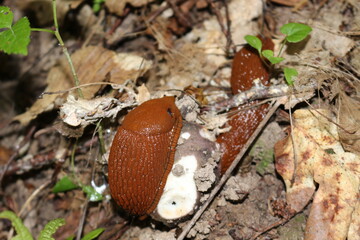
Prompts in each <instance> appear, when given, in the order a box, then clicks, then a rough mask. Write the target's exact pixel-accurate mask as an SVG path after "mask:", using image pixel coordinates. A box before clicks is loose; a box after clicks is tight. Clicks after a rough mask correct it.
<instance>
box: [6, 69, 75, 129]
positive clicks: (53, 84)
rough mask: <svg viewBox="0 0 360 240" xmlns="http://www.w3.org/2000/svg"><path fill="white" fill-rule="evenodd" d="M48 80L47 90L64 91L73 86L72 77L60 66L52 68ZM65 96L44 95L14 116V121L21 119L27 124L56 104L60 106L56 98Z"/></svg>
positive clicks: (23, 123) (22, 122) (21, 121)
mask: <svg viewBox="0 0 360 240" xmlns="http://www.w3.org/2000/svg"><path fill="white" fill-rule="evenodd" d="M46 82H47V83H48V86H47V87H46V89H45V92H57V91H62V90H66V89H68V88H70V87H72V86H73V83H72V82H71V78H67V77H66V75H65V73H64V71H63V69H62V68H61V67H60V66H57V67H53V68H52V69H51V70H50V72H49V74H48V77H47V79H46ZM63 96H64V95H63V94H61V95H58V94H51V95H43V96H42V98H40V99H38V100H36V101H35V102H34V104H33V105H32V106H31V107H30V108H29V109H28V110H27V111H26V112H24V113H22V114H20V115H17V116H16V117H14V118H13V121H19V122H20V123H21V124H22V125H27V124H28V123H29V122H30V121H31V120H33V119H35V118H36V117H37V115H39V114H40V113H42V112H46V111H50V110H52V109H54V107H56V106H55V104H56V105H57V106H58V104H57V103H56V102H57V101H56V100H58V99H62V98H63Z"/></svg>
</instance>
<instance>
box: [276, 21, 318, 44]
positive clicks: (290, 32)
mask: <svg viewBox="0 0 360 240" xmlns="http://www.w3.org/2000/svg"><path fill="white" fill-rule="evenodd" d="M311 31H312V28H311V27H309V26H308V25H306V24H302V23H288V24H285V25H283V26H282V27H281V28H280V32H282V33H283V34H285V35H286V38H285V39H286V40H287V41H289V42H293V43H295V42H300V41H302V40H303V39H305V38H306V37H307V35H308V34H309V33H310V32H311Z"/></svg>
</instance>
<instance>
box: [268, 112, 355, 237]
mask: <svg viewBox="0 0 360 240" xmlns="http://www.w3.org/2000/svg"><path fill="white" fill-rule="evenodd" d="M324 116H325V117H324ZM329 119H331V122H330V121H329ZM334 121H335V118H334V117H333V116H332V115H331V113H330V111H328V110H324V109H318V110H312V111H310V110H298V111H296V112H295V113H294V121H293V128H292V132H291V136H290V135H289V136H287V137H286V138H285V139H283V140H281V141H279V142H278V143H277V144H276V145H275V159H276V163H275V166H276V170H277V171H278V173H279V174H280V175H281V176H282V178H283V179H284V181H285V185H286V198H287V203H288V204H289V205H290V207H291V208H292V209H293V210H295V211H297V212H299V211H301V210H302V209H303V208H304V207H305V206H306V205H307V204H308V203H309V201H310V200H311V198H312V197H313V195H314V193H315V195H314V198H313V203H312V206H311V209H310V215H309V217H308V220H307V225H306V229H305V240H313V239H314V240H315V239H337V240H338V239H344V240H345V239H346V238H347V239H349V240H350V239H359V236H360V234H359V231H360V228H359V226H360V225H359V221H360V220H359V219H360V214H359V213H360V202H359V196H360V193H359V186H360V179H359V176H360V175H359V173H360V158H359V156H358V155H356V154H353V153H350V152H345V151H344V149H343V147H342V146H341V143H340V142H339V136H338V133H337V126H336V125H335V124H334V123H333V122H334ZM289 131H290V130H289ZM294 146H295V147H294ZM316 184H318V185H319V186H318V188H317V187H316Z"/></svg>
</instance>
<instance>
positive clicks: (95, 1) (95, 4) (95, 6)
mask: <svg viewBox="0 0 360 240" xmlns="http://www.w3.org/2000/svg"><path fill="white" fill-rule="evenodd" d="M104 2H105V0H93V6H92V9H93V11H94V13H97V12H99V11H100V8H101V4H103V3H104Z"/></svg>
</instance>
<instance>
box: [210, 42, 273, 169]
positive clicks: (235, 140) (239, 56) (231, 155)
mask: <svg viewBox="0 0 360 240" xmlns="http://www.w3.org/2000/svg"><path fill="white" fill-rule="evenodd" d="M260 39H261V40H262V43H263V50H264V49H270V50H273V49H274V43H273V42H272V41H271V39H269V38H260ZM257 78H259V79H260V80H261V83H262V84H263V85H265V86H268V85H269V80H270V75H269V70H268V69H267V67H266V66H265V64H264V63H263V62H262V61H261V59H260V57H259V54H258V53H257V51H256V50H255V49H254V48H252V47H250V46H249V45H246V46H245V47H243V48H242V49H241V50H240V51H239V52H237V53H236V54H235V57H234V60H233V66H232V70H231V79H230V83H231V90H232V93H233V94H237V93H239V92H242V91H246V90H249V89H250V88H251V87H252V86H253V81H254V80H255V79H257ZM247 107H249V105H248V106H247ZM267 109H268V104H262V105H260V106H258V107H251V108H250V109H249V110H245V111H240V112H238V113H236V115H234V116H233V117H232V118H231V119H230V120H229V121H228V124H229V125H230V126H231V130H230V131H229V132H226V133H223V134H221V135H220V136H219V137H218V138H217V142H218V143H220V146H221V150H222V151H223V156H222V158H221V162H220V171H221V174H224V173H225V172H226V170H227V169H228V168H229V167H230V165H231V163H232V162H233V161H234V160H235V158H236V156H237V155H238V153H239V152H240V151H241V149H242V148H243V146H244V145H245V144H246V142H247V141H248V139H249V138H250V137H251V135H252V134H253V132H254V131H255V130H256V128H257V127H258V125H259V124H260V122H261V121H262V119H263V118H264V117H265V115H266V113H267Z"/></svg>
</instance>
